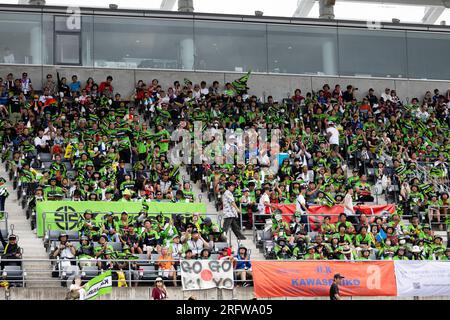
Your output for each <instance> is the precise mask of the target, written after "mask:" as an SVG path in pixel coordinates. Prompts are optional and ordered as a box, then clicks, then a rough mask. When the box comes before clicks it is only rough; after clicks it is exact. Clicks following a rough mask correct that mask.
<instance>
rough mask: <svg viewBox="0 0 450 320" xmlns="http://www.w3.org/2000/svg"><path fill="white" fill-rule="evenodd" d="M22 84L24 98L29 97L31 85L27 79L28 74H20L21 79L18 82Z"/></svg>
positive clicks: (31, 89)
mask: <svg viewBox="0 0 450 320" xmlns="http://www.w3.org/2000/svg"><path fill="white" fill-rule="evenodd" d="M20 81H21V83H22V92H23V94H24V95H25V96H29V95H30V94H31V92H32V91H33V85H32V84H31V79H30V78H28V73H26V72H24V73H22V79H21V80H20Z"/></svg>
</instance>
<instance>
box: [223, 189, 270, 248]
mask: <svg viewBox="0 0 450 320" xmlns="http://www.w3.org/2000/svg"><path fill="white" fill-rule="evenodd" d="M225 188H226V191H225V192H224V194H223V200H222V201H223V216H224V222H223V231H224V232H225V234H227V232H228V229H229V228H230V226H231V229H232V230H233V232H234V234H235V235H236V237H237V238H238V239H239V240H245V239H246V238H245V236H244V235H243V234H242V232H241V230H240V229H239V225H238V222H237V221H238V213H240V212H241V210H240V209H239V208H238V206H237V205H236V202H235V200H234V196H233V192H234V188H235V185H234V184H233V183H232V182H227V183H226V185H225ZM269 201H270V200H269Z"/></svg>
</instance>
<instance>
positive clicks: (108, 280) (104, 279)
mask: <svg viewBox="0 0 450 320" xmlns="http://www.w3.org/2000/svg"><path fill="white" fill-rule="evenodd" d="M84 290H85V292H86V293H85V295H84V297H83V300H95V299H97V297H98V296H101V295H104V294H108V293H111V292H112V275H111V270H108V271H106V272H105V273H102V274H101V275H99V276H96V277H95V278H93V279H91V280H89V282H88V283H87V284H86V285H85V287H84ZM80 300H81V298H80Z"/></svg>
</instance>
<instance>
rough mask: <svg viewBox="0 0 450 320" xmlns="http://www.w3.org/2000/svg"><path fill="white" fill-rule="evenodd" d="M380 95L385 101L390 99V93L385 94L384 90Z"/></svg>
mask: <svg viewBox="0 0 450 320" xmlns="http://www.w3.org/2000/svg"><path fill="white" fill-rule="evenodd" d="M381 97H382V98H383V100H384V101H385V102H386V101H388V100H392V96H391V93H389V94H387V93H386V92H383V93H382V94H381Z"/></svg>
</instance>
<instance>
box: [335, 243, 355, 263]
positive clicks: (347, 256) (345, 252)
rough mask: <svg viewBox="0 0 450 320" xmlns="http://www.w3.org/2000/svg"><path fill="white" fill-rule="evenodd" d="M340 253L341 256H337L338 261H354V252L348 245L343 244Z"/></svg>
mask: <svg viewBox="0 0 450 320" xmlns="http://www.w3.org/2000/svg"><path fill="white" fill-rule="evenodd" d="M340 252H341V255H340V256H339V260H344V261H354V260H356V255H355V252H354V250H352V248H351V247H350V246H349V245H348V244H345V245H344V246H343V247H342V250H341V251H340Z"/></svg>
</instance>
